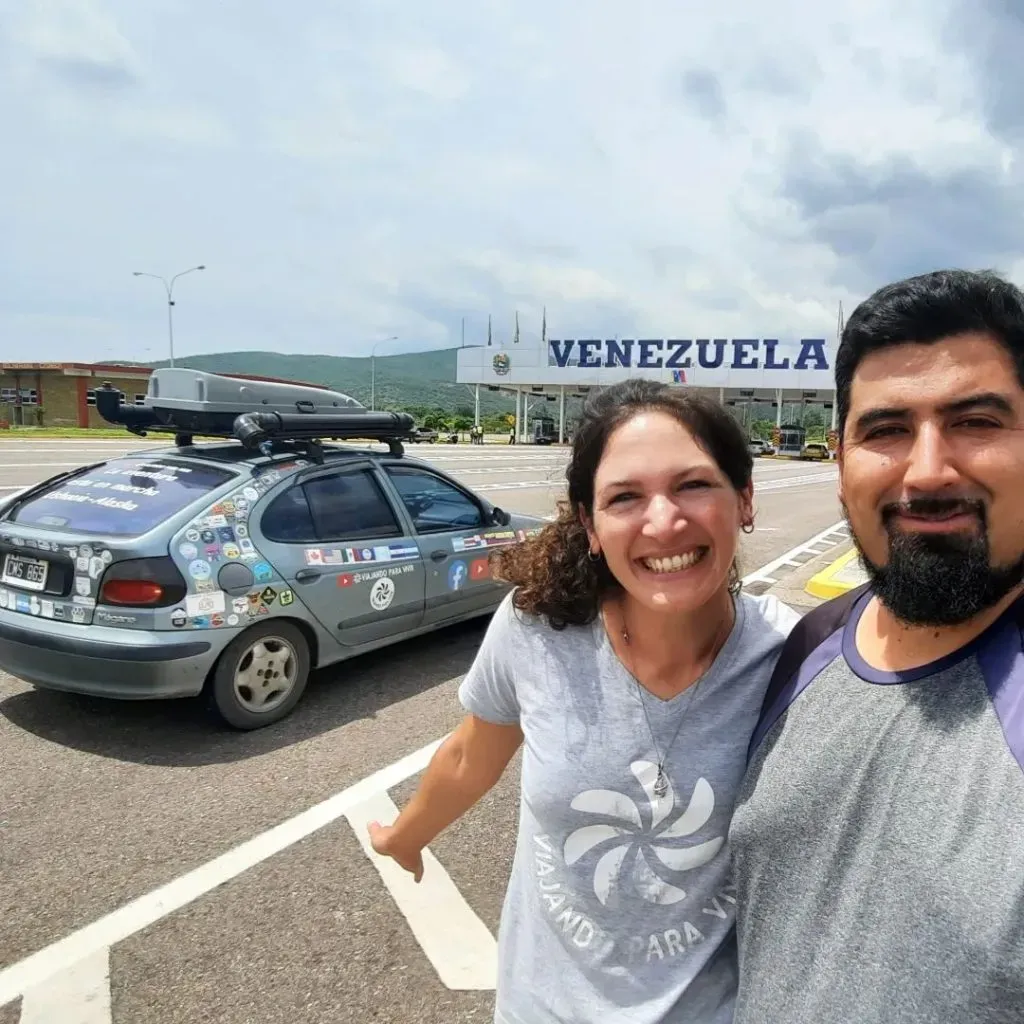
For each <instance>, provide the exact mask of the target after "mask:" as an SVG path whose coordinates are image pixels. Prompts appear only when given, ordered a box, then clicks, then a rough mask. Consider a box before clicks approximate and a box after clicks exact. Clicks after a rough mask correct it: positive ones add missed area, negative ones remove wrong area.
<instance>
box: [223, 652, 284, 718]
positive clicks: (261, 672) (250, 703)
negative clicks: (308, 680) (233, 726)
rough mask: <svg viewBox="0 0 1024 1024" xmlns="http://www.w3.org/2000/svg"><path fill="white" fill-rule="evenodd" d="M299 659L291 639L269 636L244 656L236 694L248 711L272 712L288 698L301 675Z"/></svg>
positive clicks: (240, 666) (239, 669)
mask: <svg viewBox="0 0 1024 1024" xmlns="http://www.w3.org/2000/svg"><path fill="white" fill-rule="evenodd" d="M298 670H299V666H298V658H297V657H296V655H295V649H294V648H293V647H292V645H291V644H290V643H288V641H287V640H282V639H281V638H280V637H276V636H267V637H263V638H262V639H261V640H257V641H256V642H255V643H254V644H253V645H252V646H251V647H250V648H249V649H248V650H247V651H246V652H245V654H243V655H242V657H241V659H240V660H239V662H238V667H237V668H236V669H235V696H236V697H237V698H238V703H239V704H241V705H242V707H243V708H245V709H246V711H252V712H254V713H255V714H262V713H264V712H267V711H272V710H273V709H274V708H276V707H277V706H278V705H279V704H281V703H282V702H283V701H285V700H286V699H287V698H288V694H289V693H291V692H292V688H293V687H294V686H295V679H296V676H297V675H298Z"/></svg>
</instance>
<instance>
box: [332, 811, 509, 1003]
mask: <svg viewBox="0 0 1024 1024" xmlns="http://www.w3.org/2000/svg"><path fill="white" fill-rule="evenodd" d="M345 817H346V818H347V819H348V821H349V824H350V825H351V826H352V829H353V831H354V832H355V834H356V838H357V839H358V840H359V845H360V846H362V848H363V852H364V853H365V854H366V856H367V857H369V858H370V861H371V862H372V864H373V866H374V867H375V868H376V869H377V871H378V873H379V874H380V877H381V881H382V882H383V883H384V885H385V887H386V888H387V890H388V892H390V893H391V896H392V898H393V899H394V901H395V904H396V906H397V907H398V909H399V910H400V911H401V913H402V916H403V917H404V918H405V919H406V921H407V922H408V924H409V928H410V929H411V930H412V933H413V935H414V936H415V938H416V941H417V942H418V943H419V944H420V948H421V949H422V950H423V952H424V953H425V954H426V956H427V959H428V960H429V961H430V962H431V964H432V965H433V967H434V970H435V971H437V976H438V977H439V978H440V979H441V982H442V983H443V984H444V985H445V986H446V987H447V988H450V989H455V990H458V991H474V992H489V991H493V990H494V988H495V986H496V984H497V980H498V943H497V942H496V941H495V939H494V936H493V935H491V933H490V931H489V930H488V928H487V925H485V924H484V923H483V921H481V920H480V918H479V917H477V915H476V914H475V913H474V912H473V909H472V908H471V907H470V905H469V904H468V903H467V902H466V900H465V898H464V897H463V895H462V893H460V892H459V890H458V889H457V888H456V887H455V883H454V882H453V881H452V880H451V878H450V877H449V875H448V872H447V871H445V869H444V868H443V867H442V866H441V864H440V862H439V861H438V860H437V858H436V857H435V856H434V855H433V854H432V853H431V852H430V850H424V851H423V877H422V878H421V879H420V881H419V882H418V883H417V882H415V881H413V877H412V875H410V874H409V872H408V871H406V870H405V869H404V868H401V867H399V866H398V865H397V864H396V863H395V862H394V861H393V860H392V859H391V858H390V857H381V856H378V854H377V853H375V852H374V849H373V847H372V846H371V845H370V837H369V834H368V833H367V830H366V828H367V825H368V824H369V823H370V822H371V821H379V822H380V823H381V824H382V825H390V824H391V823H392V822H393V821H394V820H395V819H396V818H397V817H398V808H397V807H396V806H395V804H394V802H393V801H392V799H391V797H389V796H388V795H387V793H383V792H382V793H377V794H376V795H375V796H373V797H371V798H370V799H369V800H366V801H364V802H363V803H361V804H359V806H358V807H353V808H352V809H351V810H350V811H347V812H346V814H345Z"/></svg>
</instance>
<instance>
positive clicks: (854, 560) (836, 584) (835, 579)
mask: <svg viewBox="0 0 1024 1024" xmlns="http://www.w3.org/2000/svg"><path fill="white" fill-rule="evenodd" d="M867 581H868V574H867V573H866V572H865V571H864V566H863V564H862V563H861V560H860V556H859V554H858V552H857V549H856V548H851V549H850V550H849V551H847V552H846V554H844V555H843V556H842V557H841V558H838V559H836V561H834V562H832V564H831V565H828V566H826V567H825V568H824V569H822V570H821V572H819V573H815V574H814V575H813V576H812V577H811V578H810V579H809V580H808V581H807V583H806V584H804V590H806V591H807V593H808V594H810V595H811V596H812V597H820V598H821V599H822V600H823V601H830V600H831V599H832V598H833V597H840V596H841V595H843V594H846V593H848V592H849V591H851V590H856V589H857V587H859V586H862V585H863V584H865V583H867Z"/></svg>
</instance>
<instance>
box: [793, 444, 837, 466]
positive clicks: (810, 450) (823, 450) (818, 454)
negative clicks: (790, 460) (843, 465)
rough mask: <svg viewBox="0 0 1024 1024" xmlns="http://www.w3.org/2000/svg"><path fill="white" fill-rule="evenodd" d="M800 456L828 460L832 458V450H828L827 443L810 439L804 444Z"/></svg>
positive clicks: (822, 460)
mask: <svg viewBox="0 0 1024 1024" xmlns="http://www.w3.org/2000/svg"><path fill="white" fill-rule="evenodd" d="M800 458H802V459H811V460H814V461H821V462H828V461H829V460H830V459H831V458H832V452H830V451H829V447H828V445H827V444H823V443H822V442H821V441H810V442H808V443H807V444H805V445H804V448H803V451H802V452H801V454H800Z"/></svg>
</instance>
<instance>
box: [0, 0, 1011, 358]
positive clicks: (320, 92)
mask: <svg viewBox="0 0 1024 1024" xmlns="http://www.w3.org/2000/svg"><path fill="white" fill-rule="evenodd" d="M1022 7H1024V5H1022V4H1021V3H1020V0H975V2H974V3H972V4H970V5H969V6H968V5H967V4H966V3H963V4H961V3H956V4H953V3H950V2H947V0H902V2H901V3H899V4H892V3H891V2H888V0H832V2H831V3H829V4H826V5H820V4H811V3H808V2H807V0H774V2H773V3H771V4H764V3H762V2H759V0H725V2H723V3H715V4H703V3H702V4H697V3H693V2H690V0H638V2H637V3H636V4H634V5H632V6H630V5H626V4H623V3H622V2H621V0H617V2H613V0H587V2H586V3H584V2H582V0H579V2H576V3H569V2H565V0H463V2H456V0H429V2H427V3H422V4H414V3H410V2H408V0H402V2H397V0H366V2H361V0H347V2H342V3H338V2H335V0H297V2H293V3H289V4H282V3H272V2H271V0H218V2H216V3H211V2H210V0H0V127H2V129H3V136H2V137H3V140H4V143H3V154H4V159H3V160H2V161H0V273H2V279H0V358H3V359H11V358H16V359H22V358H39V359H42V358H46V359H70V358H79V359H81V358H87V357H91V358H96V359H100V358H116V357H122V358H140V359H141V358H162V357H164V356H165V354H166V351H167V330H166V317H165V312H166V305H165V301H166V300H165V296H164V293H163V291H162V286H161V284H160V283H159V282H158V281H155V280H152V279H149V278H136V277H133V276H132V271H134V270H142V271H148V272H152V273H156V274H162V275H168V276H170V275H171V274H174V273H176V272H177V271H179V270H183V269H185V268H187V267H190V266H193V265H195V264H197V263H204V264H206V266H207V269H206V270H205V271H204V272H197V273H194V274H191V275H189V276H187V277H185V278H183V279H181V280H179V282H178V284H177V286H176V293H175V297H176V299H177V300H178V305H177V306H176V307H175V310H176V312H175V339H176V348H177V353H178V354H179V355H183V354H189V353H195V352H215V351H227V350H239V349H252V348H258V349H270V350H274V351H278V352H320V353H331V354H353V355H355V354H367V353H368V352H369V346H370V344H371V343H372V342H373V341H374V340H376V339H381V338H387V337H390V336H392V335H397V336H398V337H399V339H400V340H399V341H398V342H391V343H390V344H389V345H386V346H381V347H380V348H379V350H378V351H380V352H382V353H383V352H396V351H401V350H415V349H425V348H439V347H445V346H449V345H457V344H459V342H460V329H461V323H462V318H463V317H464V318H465V322H466V334H467V341H469V342H473V341H480V340H482V339H483V337H484V336H485V334H486V323H487V315H488V313H491V314H493V316H494V322H495V331H496V334H499V335H505V336H509V335H510V334H511V329H512V320H513V315H514V311H515V310H517V309H518V311H519V314H520V320H521V324H522V330H523V333H524V335H525V334H529V333H532V334H537V333H539V328H540V315H541V309H542V307H544V306H545V305H546V306H547V310H548V326H549V331H548V334H549V337H555V338H559V337H580V336H583V337H602V336H603V337H613V336H614V335H616V334H619V335H622V336H625V337H630V336H638V335H639V336H642V337H666V336H675V337H694V336H697V337H700V336H717V337H722V336H727V337H771V336H782V337H791V336H792V337H821V336H826V335H828V334H829V333H830V332H832V331H833V330H834V324H835V319H836V307H837V303H838V302H839V301H840V300H842V301H843V302H844V304H845V306H846V309H847V311H849V310H850V308H852V306H853V305H854V304H855V303H856V302H857V301H858V300H859V299H860V298H863V297H864V296H865V295H866V294H867V293H868V292H869V291H871V290H872V289H874V288H875V287H877V286H878V285H880V284H882V283H884V282H886V281H888V280H890V279H893V278H894V277H900V276H903V275H905V274H910V273H916V272H920V271H924V270H928V269H932V268H935V267H938V266H945V265H960V266H971V267H978V266H991V267H996V268H999V269H1001V270H1003V271H1005V272H1006V273H1008V274H1010V275H1011V276H1012V277H1013V278H1014V279H1015V280H1018V281H1024V262H1021V260H1020V257H1019V253H1020V252H1021V249H1022V248H1024V204H1022V203H1021V202H1020V197H1021V195H1022V192H1021V188H1020V186H1021V182H1022V177H1024V174H1022V169H1021V163H1020V159H1019V157H1020V153H1021V149H1020V147H1021V138H1022V131H1021V130H1022V127H1024V107H1022V106H1021V104H1020V102H1019V98H1020V96H1021V95H1024V89H1022V86H1024V64H1022V61H1021V59H1020V54H1021V53H1022V52H1024V32H1022V23H1024V12H1022ZM893 8H898V9H899V12H898V13H893V10H892V9H893ZM627 11H628V13H627ZM815 11H817V12H819V13H809V12H815ZM825 11H827V13H824V12H825Z"/></svg>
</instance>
